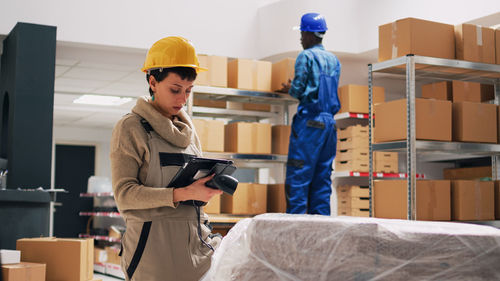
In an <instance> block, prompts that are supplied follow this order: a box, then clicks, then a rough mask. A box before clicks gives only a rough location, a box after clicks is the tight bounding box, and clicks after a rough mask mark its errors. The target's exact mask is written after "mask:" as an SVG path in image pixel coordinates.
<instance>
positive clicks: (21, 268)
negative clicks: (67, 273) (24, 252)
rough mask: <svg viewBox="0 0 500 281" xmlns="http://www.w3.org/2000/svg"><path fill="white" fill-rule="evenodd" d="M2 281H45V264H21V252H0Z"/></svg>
mask: <svg viewBox="0 0 500 281" xmlns="http://www.w3.org/2000/svg"><path fill="white" fill-rule="evenodd" d="M0 261H1V264H0V266H1V267H2V269H1V270H0V271H1V276H0V277H1V278H0V280H3V281H24V280H30V281H45V280H46V279H45V264H43V263H31V262H21V251H16V250H0Z"/></svg>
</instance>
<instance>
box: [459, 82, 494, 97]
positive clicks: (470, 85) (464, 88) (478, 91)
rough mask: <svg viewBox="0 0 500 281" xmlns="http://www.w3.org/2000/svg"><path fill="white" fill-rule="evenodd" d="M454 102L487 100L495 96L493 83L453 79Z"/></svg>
mask: <svg viewBox="0 0 500 281" xmlns="http://www.w3.org/2000/svg"><path fill="white" fill-rule="evenodd" d="M452 89H453V90H452V92H453V97H452V101H453V102H462V101H470V102H485V101H490V100H493V99H494V98H495V92H494V89H493V85H484V84H479V83H475V82H464V81H452Z"/></svg>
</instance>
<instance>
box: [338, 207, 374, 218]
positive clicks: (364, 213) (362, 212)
mask: <svg viewBox="0 0 500 281" xmlns="http://www.w3.org/2000/svg"><path fill="white" fill-rule="evenodd" d="M337 213H338V215H339V216H351V217H369V216H370V209H345V208H338V210H337Z"/></svg>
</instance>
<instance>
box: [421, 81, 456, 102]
mask: <svg viewBox="0 0 500 281" xmlns="http://www.w3.org/2000/svg"><path fill="white" fill-rule="evenodd" d="M422 98H427V99H436V100H452V98H453V96H452V86H451V81H441V82H436V83H430V84H425V85H422Z"/></svg>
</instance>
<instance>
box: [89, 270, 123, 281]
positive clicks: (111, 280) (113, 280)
mask: <svg viewBox="0 0 500 281" xmlns="http://www.w3.org/2000/svg"><path fill="white" fill-rule="evenodd" d="M94 279H102V281H122V280H123V279H120V278H116V277H112V276H108V275H103V274H100V273H95V272H94Z"/></svg>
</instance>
